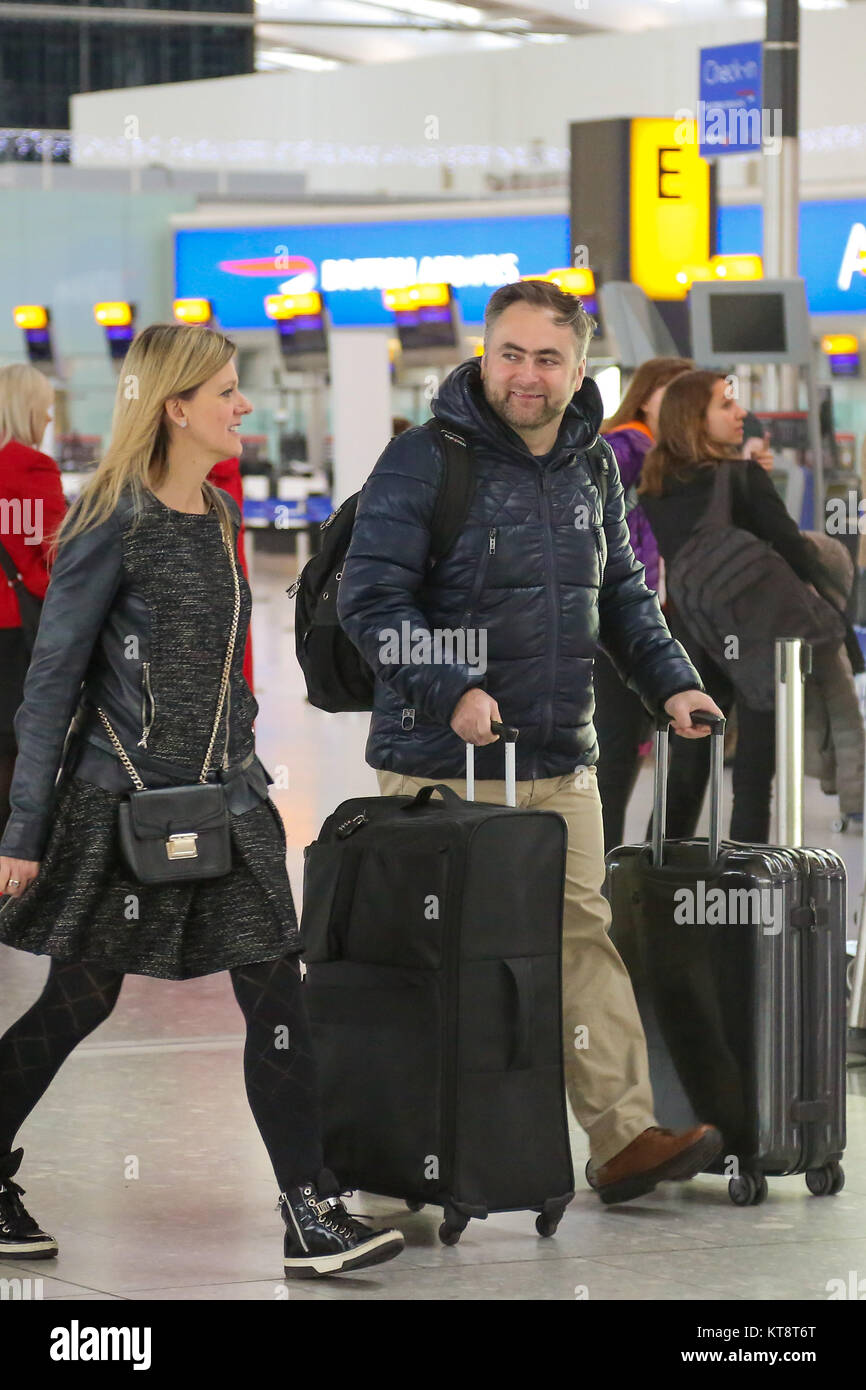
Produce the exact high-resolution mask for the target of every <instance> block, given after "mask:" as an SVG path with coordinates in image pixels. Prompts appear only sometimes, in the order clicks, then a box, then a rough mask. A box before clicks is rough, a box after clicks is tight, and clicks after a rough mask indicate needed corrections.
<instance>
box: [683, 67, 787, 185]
mask: <svg viewBox="0 0 866 1390" xmlns="http://www.w3.org/2000/svg"><path fill="white" fill-rule="evenodd" d="M762 61H763V49H762V45H761V44H760V43H726V44H722V45H721V46H719V47H716V48H702V49H701V69H700V78H699V84H698V85H699V97H700V100H699V101H698V110H697V122H698V142H699V144H700V152H701V155H702V156H703V158H704V159H712V158H714V157H715V156H716V155H719V154H743V153H745V151H747V150H760V148H761V137H762V133H763V134H764V137H765V138H767V136H768V135H770V134H773V133H774V132H772V131H768V130H767V123H768V117H764V116H762V111H761V70H762ZM762 122H763V124H762Z"/></svg>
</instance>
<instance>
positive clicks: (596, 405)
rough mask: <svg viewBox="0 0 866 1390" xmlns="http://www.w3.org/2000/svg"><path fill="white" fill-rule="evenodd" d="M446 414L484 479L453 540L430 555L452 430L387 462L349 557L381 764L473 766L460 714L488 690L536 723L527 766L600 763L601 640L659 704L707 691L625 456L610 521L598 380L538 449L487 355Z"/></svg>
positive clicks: (400, 441)
mask: <svg viewBox="0 0 866 1390" xmlns="http://www.w3.org/2000/svg"><path fill="white" fill-rule="evenodd" d="M433 409H434V413H435V414H436V416H437V418H438V419H439V420H440V421H441V422H442V423H443V424H444V425H446V426H447V427H448V428H450V429H453V430H454V431H455V432H456V433H458V434H460V435H461V436H463V437H464V438H466V439H467V440H469V441H470V442H471V444H472V450H473V460H474V467H475V471H476V475H477V480H478V482H477V488H476V492H475V497H474V500H473V502H472V506H471V508H470V511H469V515H468V518H467V521H466V524H465V526H464V528H463V530H462V532H461V534H460V536H459V537H458V539H457V541H456V543H455V545H454V546H453V548H452V550H451V551H450V553H449V554H448V555H446V556H445V557H444V559H443V560H442V561H440V562H439V563H438V564H437V565H435V566H434V567H433V568H431V567H430V564H429V561H428V552H429V548H430V523H431V517H432V513H433V508H434V504H435V501H436V497H437V493H438V487H439V480H440V477H441V474H442V456H441V453H440V445H439V442H438V440H437V438H436V431H431V430H426V429H412V430H407V431H406V433H405V434H402V435H400V436H399V438H397V439H395V440H392V442H391V443H390V444H389V445H388V447H387V448H386V449H385V451H384V453H383V454H382V456H381V458H380V459H379V461H378V463H377V464H376V467H375V468H374V469H373V472H372V474H371V475H370V478H369V479H368V481H367V483H366V485H365V487H364V490H363V494H362V496H361V500H360V502H359V506H358V514H357V519H356V521H355V526H354V530H353V533H352V542H351V546H350V548H349V552H348V555H347V558H346V562H345V564H344V566H343V573H342V580H341V583H340V596H339V600H338V610H337V611H338V614H339V618H340V622H341V624H342V625H343V627H344V628H345V630H346V632H347V633H348V635H349V637H350V638H351V639H352V641H353V642H354V643H355V645H356V646H357V647H358V648H359V650H360V651H361V652H362V653H363V655H364V656H365V657H366V659H367V661H368V662H369V663H370V665H371V666H372V667H373V668H374V670H375V671H376V673H377V681H376V693H375V700H374V709H373V718H372V723H371V726H370V737H369V740H368V743H367V761H368V762H369V763H370V764H371V765H372V766H373V767H376V768H387V769H389V770H391V771H393V772H400V773H404V774H408V775H414V776H418V777H462V776H463V775H464V774H465V766H466V763H465V752H464V746H463V744H462V742H461V740H460V739H459V738H458V737H457V735H456V734H455V733H454V732H453V730H452V729H451V728H450V727H449V725H450V719H451V715H452V713H453V710H454V706H455V705H456V704H457V701H458V700H459V699H460V696H461V695H462V694H463V693H464V691H466V690H469V689H470V688H471V687H472V686H474V685H478V686H480V687H481V688H482V689H484V690H486V691H487V692H488V694H489V695H491V696H492V697H493V698H494V699H495V700H496V701H497V703H498V705H499V709H500V712H501V714H502V718H503V719H504V720H505V722H506V723H509V724H514V725H516V726H517V728H518V729H519V730H520V738H519V740H518V743H517V775H518V778H519V779H530V778H539V777H556V776H563V775H564V774H565V773H567V772H571V771H573V770H574V769H575V768H576V767H577V766H579V765H581V764H592V763H595V762H596V761H597V758H598V746H597V744H596V739H595V730H594V728H593V723H592V715H593V686H592V663H593V657H594V654H595V651H596V648H597V646H598V644H599V642H601V645H602V646H603V647H604V649H605V651H606V652H607V653H608V655H609V656H610V657H611V659H612V661H613V663H614V665H615V666H616V668H617V670H618V671H619V672H620V674H621V675H622V676H623V677H624V678H625V679H626V680H627V681H628V684H629V686H630V687H631V689H632V690H634V691H636V692H637V694H638V695H640V697H641V698H642V699H643V701H644V703H645V704H646V705H647V706H648V708H650V709H652V710H653V711H656V710H661V708H662V706H663V704H664V701H665V700H666V699H668V698H669V696H671V695H674V694H676V693H677V692H678V691H681V690H689V689H699V690H700V689H703V686H702V685H701V680H700V677H699V676H698V673H697V671H696V670H695V669H694V667H693V666H692V665H691V663H690V662H689V661H688V658H687V657H686V655H685V652H684V651H683V648H682V647H681V646H680V645H679V643H678V642H675V641H674V639H673V638H672V637H671V635H670V633H669V631H668V628H667V625H666V623H665V620H664V617H663V615H662V612H661V609H660V607H659V604H658V600H657V598H656V595H655V593H654V592H653V591H652V590H650V589H648V588H647V587H646V585H645V583H644V570H643V566H642V565H641V564H639V563H638V562H637V560H636V559H635V557H634V555H633V553H632V549H631V545H630V543H629V533H628V527H627V525H626V522H625V516H624V507H623V490H622V486H621V484H620V480H619V472H618V470H617V467H616V462H615V460H614V459H613V458H612V456H611V457H610V459H609V473H608V487H607V503H606V506H605V508H604V515H603V516H602V509H601V498H600V495H599V492H598V489H597V487H596V485H595V482H594V480H593V475H592V472H591V469H590V466H589V464H588V462H587V460H586V457H585V454H584V453H583V451H584V450H585V448H586V446H587V445H588V444H590V443H591V442H592V441H593V440H594V438H595V436H596V434H597V433H598V427H599V425H600V424H601V419H602V406H601V397H600V395H599V391H598V387H597V386H596V385H595V382H594V381H592V380H591V379H589V378H587V379H585V380H584V382H583V385H582V387H581V389H580V391H578V392H577V394H576V395H575V396H574V399H573V401H572V403H571V404H570V406H569V407H568V409H567V410H566V412H565V416H564V417H563V420H562V424H561V426H560V430H559V437H558V439H557V442H556V445H555V447H554V448H553V450H552V451H551V452H550V453H549V454H546V455H544V456H543V457H540V458H539V457H535V456H533V455H532V454H531V453H530V452H529V450H528V448H527V447H526V445H525V444H524V442H523V441H522V439H521V438H520V437H519V435H517V434H516V433H515V432H514V431H513V430H512V429H510V428H509V426H508V425H506V424H505V422H504V421H502V420H501V419H500V418H499V417H498V416H497V415H496V414H495V412H494V411H492V410H491V409H490V408H489V406H488V405H487V403H486V400H485V398H484V395H483V391H482V387H481V374H480V366H479V364H478V362H476V361H472V362H465V363H463V364H462V366H460V367H458V368H456V370H455V371H453V372H452V373H451V374H450V376H449V377H448V378H447V379H446V380H445V382H443V384H442V387H441V389H440V392H439V395H438V397H437V398H436V400H435V402H434V405H433ZM459 629H468V634H469V636H470V638H471V639H474V640H473V641H471V642H470V643H467V644H466V656H467V657H468V658H470V659H469V660H466V659H463V660H457V661H454V662H452V663H449V662H448V656H449V655H453V656H456V657H460V656H462V655H463V654H462V653H461V651H460V639H459V636H458V638H457V639H455V638H453V637H449V635H448V633H449V632H450V633H454V632H455V630H459ZM437 630H439V633H441V636H440V643H439V649H438V652H437V646H436V643H435V638H436V636H437ZM424 634H427V636H426V638H425V637H424ZM485 644H486V647H485ZM425 646H426V647H427V648H428V650H426V651H425ZM440 654H441V655H440ZM437 656H438V657H439V659H438V660H437V659H436V658H437ZM443 656H444V658H445V659H444V660H443V659H442V657H443ZM431 657H432V658H433V659H431ZM383 658H384V659H383ZM476 755H477V756H476V775H477V776H478V777H479V778H501V777H502V750H501V748H499V747H498V746H497V745H496V744H490V745H487V746H485V747H483V748H479V749H477V750H476Z"/></svg>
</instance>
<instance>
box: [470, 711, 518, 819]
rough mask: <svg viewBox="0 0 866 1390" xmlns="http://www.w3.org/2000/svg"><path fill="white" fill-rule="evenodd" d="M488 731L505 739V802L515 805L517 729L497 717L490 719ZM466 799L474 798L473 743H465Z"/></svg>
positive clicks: (472, 799)
mask: <svg viewBox="0 0 866 1390" xmlns="http://www.w3.org/2000/svg"><path fill="white" fill-rule="evenodd" d="M490 731H491V733H494V734H499V737H500V738H502V739H504V740H505V804H506V806H516V805H517V775H516V766H517V760H516V758H515V750H514V745H515V743H516V742H517V737H518V731H517V729H512V728H511V726H510V725H509V724H500V722H499V720H498V719H491V721H490ZM466 800H467V801H474V800H475V745H474V744H472V743H467V745H466Z"/></svg>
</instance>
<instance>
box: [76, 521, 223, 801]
mask: <svg viewBox="0 0 866 1390" xmlns="http://www.w3.org/2000/svg"><path fill="white" fill-rule="evenodd" d="M212 502H213V506H214V508H215V509H216V512H217V514H218V516H219V519H220V530H221V531H222V538H223V545H224V547H225V550H226V554H227V555H228V557H229V562H230V564H231V569H232V580H233V582H234V588H235V606H234V613H233V615H232V626H231V632H230V633H229V640H228V647H227V648H226V657H225V661H224V662H223V671H222V678H221V680H220V693H219V702H218V704H217V712H216V718H215V719H214V724H213V729H212V731H211V736H210V743H209V744H208V749H207V753H206V754H205V759H204V762H203V763H202V769H201V772H200V773H199V779H198V780H199V782H202V783H205V782H207V775H208V772H209V771H210V760H211V755H212V753H213V747H214V744H215V743H216V736H217V732H218V730H219V726H220V720H221V719H222V712H223V706H224V705H225V701H226V695H227V693H228V688H229V678H230V675H231V666H232V660H233V658H234V654H235V643H236V641H237V635H238V623H239V622H240V615H241V589H240V584H239V583H238V566H237V560H236V558H235V554H234V548H233V546H232V543H231V531H230V530H229V528H228V522H227V521H226V514H225V511H224V509H223V505H222V502H221V501H220V499H219V498H218V497H217V496H216V495H214V497H213V499H212ZM96 713H97V714H98V715H99V717H100V719H101V720H102V723H103V724H104V726H105V730H106V733H107V734H108V737H109V738H110V739H111V742H112V744H113V746H114V750H115V752H116V753H117V756H118V757H119V758H120V761H121V762H122V763H123V766H124V768H125V769H126V771H127V772H128V773H129V775H130V777H131V778H132V781H133V784H134V786H135V789H136V791H140V792H141V791H144V790H145V785H144V783H143V782H142V780H141V778H140V777H139V775H138V773H137V772H136V770H135V768H134V767H133V765H132V763H131V762H130V760H129V757H128V756H127V753H126V749H125V748H124V747H123V744H122V743H121V742H120V739H119V738H118V737H117V734H116V733H115V732H114V729H113V728H112V726H111V724H110V722H109V720H108V716H107V715H106V713H105V711H104V710H103V709H101V708H100V707H99V705H97V707H96Z"/></svg>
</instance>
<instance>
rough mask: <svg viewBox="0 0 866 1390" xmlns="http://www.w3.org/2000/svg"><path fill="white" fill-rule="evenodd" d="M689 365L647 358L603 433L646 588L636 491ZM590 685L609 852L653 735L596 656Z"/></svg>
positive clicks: (655, 559)
mask: <svg viewBox="0 0 866 1390" xmlns="http://www.w3.org/2000/svg"><path fill="white" fill-rule="evenodd" d="M693 367H694V363H693V362H691V361H689V359H688V358H686V357H651V358H650V359H649V361H647V362H642V363H641V365H640V366H639V367H638V369H637V371H636V372H635V374H634V376H633V377H632V379H631V382H630V384H629V387H628V390H627V391H626V393H625V395H624V396H623V398H622V401H621V402H620V405H619V408H618V409H617V410H616V411H615V412H614V414H613V415H611V417H610V419H608V420H605V421H604V422H603V423H602V426H601V433H602V434H603V435H604V438H605V439H606V440H607V442H608V443H609V444H610V447H611V448H612V449H613V452H614V454H615V455H616V461H617V464H618V465H619V473H620V478H621V479H622V486H623V491H624V492H625V505H626V521H627V523H628V529H629V533H630V535H631V547H632V550H633V551H634V553H635V555H636V556H637V558H638V560H639V561H640V562H641V564H642V565H643V566H644V568H645V570H646V582H647V584H648V586H649V588H651V589H658V586H659V552H658V546H657V545H656V541H655V537H654V536H653V533H652V530H651V528H650V524H649V521H648V520H647V517H646V513H645V512H644V509H643V507H642V506H641V505H640V503H639V502H638V497H637V485H638V483H639V482H640V477H641V470H642V468H643V463H644V459H645V457H646V455H647V453H648V451H649V450H650V449H651V448H652V445H653V440H654V438H655V433H656V430H657V428H658V415H659V407H660V405H661V402H662V397H663V396H664V393H665V391H666V390H667V388H668V386H669V384H670V383H671V382H672V381H673V380H674V379H675V378H676V377H678V376H681V375H682V374H683V372H688V371H691V370H692V368H693ZM593 679H594V685H595V715H594V723H595V731H596V735H597V737H598V750H599V757H598V790H599V795H600V796H601V808H602V817H603V821H604V848H605V853H606V852H607V851H608V850H610V849H612V848H613V847H614V846H615V845H620V844H622V841H623V835H624V825H625V812H626V807H627V806H628V802H629V798H630V797H631V794H632V791H633V790H634V784H635V781H636V780H637V774H638V767H639V765H640V748H641V744H642V743H644V742H645V741H646V739H648V738H649V737H650V734H651V733H652V719H651V718H650V716H649V714H648V713H647V711H646V709H645V708H644V705H643V702H642V701H641V700H640V699H639V698H638V696H637V695H635V694H634V692H633V691H631V690H629V688H628V686H627V685H625V683H624V682H623V681H621V680H620V678H619V676H618V675H617V673H616V671H615V670H614V667H613V665H612V663H611V662H610V661H609V659H608V658H607V657H606V656H605V654H604V652H603V651H601V650H599V652H598V655H597V656H596V659H595V669H594V672H593Z"/></svg>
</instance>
